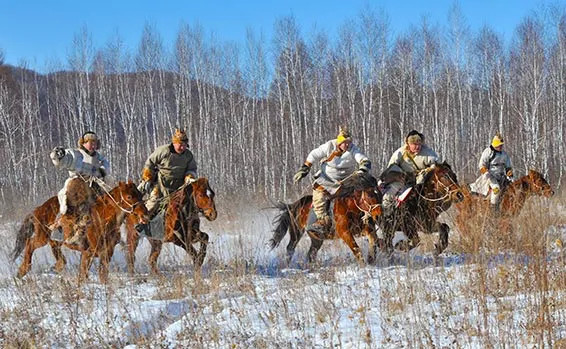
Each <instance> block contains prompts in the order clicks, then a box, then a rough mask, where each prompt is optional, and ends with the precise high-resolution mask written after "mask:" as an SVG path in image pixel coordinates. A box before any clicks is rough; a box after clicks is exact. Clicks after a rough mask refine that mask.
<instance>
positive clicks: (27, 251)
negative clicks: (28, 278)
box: [18, 222, 48, 278]
mask: <svg viewBox="0 0 566 349" xmlns="http://www.w3.org/2000/svg"><path fill="white" fill-rule="evenodd" d="M38 224H39V223H37V222H36V223H34V224H33V226H34V234H33V236H32V237H31V238H29V239H28V240H27V241H26V247H25V248H24V258H23V260H22V264H20V268H19V269H18V277H19V278H23V277H24V276H25V275H26V274H27V273H28V272H29V270H30V269H31V261H32V256H33V252H34V251H35V250H36V249H38V248H40V247H42V246H45V244H47V241H48V239H47V234H46V233H45V230H44V229H43V228H42V227H40V226H39V225H38Z"/></svg>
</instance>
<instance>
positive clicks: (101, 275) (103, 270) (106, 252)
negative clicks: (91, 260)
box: [98, 232, 119, 284]
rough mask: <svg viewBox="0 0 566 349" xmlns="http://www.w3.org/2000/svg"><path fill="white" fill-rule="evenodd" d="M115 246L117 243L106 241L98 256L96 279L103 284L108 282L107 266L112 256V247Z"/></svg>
mask: <svg viewBox="0 0 566 349" xmlns="http://www.w3.org/2000/svg"><path fill="white" fill-rule="evenodd" d="M115 234H118V232H115ZM118 236H119V235H118ZM116 244H117V241H106V246H104V247H103V249H102V251H101V253H100V254H99V256H98V259H99V260H100V264H99V266H98V279H99V280H100V282H101V283H103V284H105V283H107V282H108V265H109V264H110V260H111V259H112V255H114V247H115V246H116Z"/></svg>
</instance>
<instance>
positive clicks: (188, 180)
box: [184, 174, 196, 184]
mask: <svg viewBox="0 0 566 349" xmlns="http://www.w3.org/2000/svg"><path fill="white" fill-rule="evenodd" d="M194 181H196V179H195V177H194V176H193V175H192V174H188V175H186V176H185V180H184V183H185V184H187V183H192V182H194Z"/></svg>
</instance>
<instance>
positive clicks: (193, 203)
mask: <svg viewBox="0 0 566 349" xmlns="http://www.w3.org/2000/svg"><path fill="white" fill-rule="evenodd" d="M214 195H215V194H214V191H213V190H212V189H211V188H210V184H209V183H208V179H206V178H204V177H200V178H199V179H197V180H196V181H194V182H192V183H191V184H185V185H183V186H181V187H180V188H179V189H177V190H176V191H175V192H173V193H172V194H171V196H170V197H169V202H168V204H167V207H166V208H165V212H164V216H163V240H158V239H148V240H149V243H150V244H151V253H150V255H149V259H148V262H149V265H150V267H151V270H152V272H153V273H155V274H160V273H159V269H158V268H157V259H158V258H159V254H160V253H161V247H162V245H163V243H164V242H172V243H174V244H175V245H177V246H180V247H182V248H184V249H185V250H186V251H187V253H188V254H189V255H190V256H191V257H192V259H193V263H194V265H195V267H196V268H197V269H198V268H200V267H201V266H202V264H203V262H204V258H205V256H206V248H207V246H208V234H206V233H204V232H202V231H201V230H200V218H199V213H201V214H203V215H204V216H205V217H206V219H208V220H209V221H213V220H215V219H216V216H217V212H216V205H215V203H214ZM135 225H136V221H135V220H134V219H133V218H128V219H127V220H126V231H127V236H128V237H127V240H128V257H127V263H128V270H129V272H130V273H133V272H134V262H135V252H136V248H137V246H138V243H139V239H140V235H139V233H138V232H137V231H136V229H135ZM195 243H200V249H199V250H198V251H197V250H196V249H195V248H194V247H193V244H195Z"/></svg>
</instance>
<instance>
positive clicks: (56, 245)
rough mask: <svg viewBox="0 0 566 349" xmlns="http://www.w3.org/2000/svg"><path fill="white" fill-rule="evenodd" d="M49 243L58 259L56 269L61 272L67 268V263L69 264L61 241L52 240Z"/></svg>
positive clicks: (56, 259)
mask: <svg viewBox="0 0 566 349" xmlns="http://www.w3.org/2000/svg"><path fill="white" fill-rule="evenodd" d="M49 245H50V246H51V252H52V253H53V256H54V257H55V261H56V262H55V267H54V269H55V271H56V272H57V273H60V272H61V271H63V269H64V268H65V265H67V260H66V259H65V256H64V255H63V252H61V243H60V242H57V241H53V240H50V241H49Z"/></svg>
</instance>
